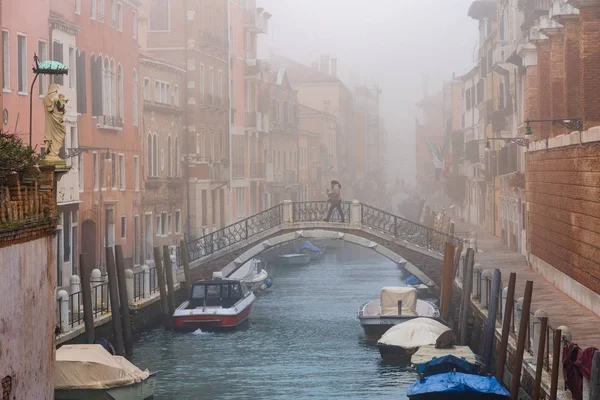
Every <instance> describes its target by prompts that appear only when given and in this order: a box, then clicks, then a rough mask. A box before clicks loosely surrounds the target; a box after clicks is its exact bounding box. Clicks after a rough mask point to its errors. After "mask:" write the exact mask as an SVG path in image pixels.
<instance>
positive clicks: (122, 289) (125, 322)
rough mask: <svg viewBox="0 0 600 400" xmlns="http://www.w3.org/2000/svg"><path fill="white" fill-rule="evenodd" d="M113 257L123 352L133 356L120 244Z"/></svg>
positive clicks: (123, 260)
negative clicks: (115, 269) (114, 260)
mask: <svg viewBox="0 0 600 400" xmlns="http://www.w3.org/2000/svg"><path fill="white" fill-rule="evenodd" d="M115 258H116V261H117V279H118V280H119V300H120V302H121V316H122V318H121V319H122V321H123V339H124V340H125V354H126V355H127V358H131V357H132V356H133V337H132V334H131V320H130V319H129V300H128V298H127V282H126V279H125V259H124V258H123V248H122V247H121V246H120V245H116V246H115Z"/></svg>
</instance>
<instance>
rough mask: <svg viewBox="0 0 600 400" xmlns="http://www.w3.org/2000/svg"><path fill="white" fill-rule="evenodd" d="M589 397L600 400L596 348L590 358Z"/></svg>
mask: <svg viewBox="0 0 600 400" xmlns="http://www.w3.org/2000/svg"><path fill="white" fill-rule="evenodd" d="M590 399H591V400H600V351H598V350H596V352H595V353H594V357H593V358H592V376H591V377H590Z"/></svg>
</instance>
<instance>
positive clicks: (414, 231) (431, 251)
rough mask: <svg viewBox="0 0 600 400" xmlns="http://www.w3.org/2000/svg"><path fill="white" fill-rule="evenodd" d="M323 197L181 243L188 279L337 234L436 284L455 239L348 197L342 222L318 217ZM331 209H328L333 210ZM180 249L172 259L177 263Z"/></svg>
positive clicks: (323, 206)
mask: <svg viewBox="0 0 600 400" xmlns="http://www.w3.org/2000/svg"><path fill="white" fill-rule="evenodd" d="M327 209H328V203H327V202H324V201H323V202H321V201H318V202H291V201H285V202H283V203H282V204H280V205H277V206H275V207H272V208H270V209H268V210H265V211H263V212H260V213H258V214H255V215H253V216H251V217H249V218H246V219H244V220H241V221H239V222H236V223H234V224H232V225H229V226H227V227H225V228H223V229H220V230H218V231H215V232H213V233H210V234H207V235H205V236H203V237H201V238H198V239H195V240H192V241H190V242H188V243H187V247H188V254H189V261H190V266H191V268H192V269H191V274H192V279H194V280H197V279H207V278H210V277H211V276H212V272H214V271H220V270H221V271H223V275H224V276H229V275H231V274H232V273H233V272H235V271H236V270H237V269H238V268H240V267H241V266H242V265H243V264H244V263H246V262H247V261H249V260H251V259H252V258H254V257H256V256H258V255H259V254H260V253H262V252H264V251H266V250H268V249H271V248H273V247H274V246H278V245H281V244H284V243H287V242H291V241H294V240H297V239H301V238H306V239H309V240H310V239H315V238H319V239H322V238H326V239H337V240H343V241H345V242H348V243H353V244H356V245H359V246H363V247H366V248H369V249H372V250H373V251H375V252H377V253H379V254H381V255H383V256H385V257H387V258H388V259H390V260H392V261H394V262H396V263H404V262H406V264H405V269H406V270H408V271H409V272H410V273H412V274H413V275H415V276H416V277H417V278H419V279H420V280H421V281H422V282H423V283H425V284H426V285H428V286H438V285H441V279H442V262H443V256H442V253H443V250H444V244H445V242H446V241H451V242H453V243H454V244H455V245H458V243H459V242H460V239H458V238H456V237H455V236H453V235H449V234H447V233H443V232H440V231H436V230H434V229H432V228H428V227H426V226H424V225H421V224H418V223H415V222H413V221H409V220H407V219H404V218H402V217H400V216H397V215H393V214H390V213H388V212H385V211H382V210H379V209H377V208H374V207H371V206H369V205H366V204H361V203H360V202H358V201H356V200H354V201H352V202H344V203H343V204H342V209H343V211H344V216H345V218H344V219H345V222H341V220H340V218H339V216H338V219H337V221H332V222H326V221H324V218H325V215H326V212H327ZM335 214H336V213H334V215H335ZM180 252H181V249H180V248H178V249H177V262H178V265H181V261H180V260H181V254H180Z"/></svg>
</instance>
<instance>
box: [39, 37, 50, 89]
mask: <svg viewBox="0 0 600 400" xmlns="http://www.w3.org/2000/svg"><path fill="white" fill-rule="evenodd" d="M47 46H48V45H47V44H46V42H43V41H41V40H39V41H38V57H39V59H40V61H45V60H47V59H48V55H47V54H46V51H47V50H46V47H47ZM38 81H39V82H38V94H39V95H40V96H44V94H45V93H46V77H45V76H44V75H43V74H40V75H39V76H38Z"/></svg>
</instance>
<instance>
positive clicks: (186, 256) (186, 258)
mask: <svg viewBox="0 0 600 400" xmlns="http://www.w3.org/2000/svg"><path fill="white" fill-rule="evenodd" d="M179 243H180V245H179V249H180V251H181V261H182V262H183V273H184V275H185V284H186V287H187V288H188V289H189V288H191V287H192V272H191V271H190V253H189V252H188V246H187V242H186V241H185V240H182V241H181V242H179Z"/></svg>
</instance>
